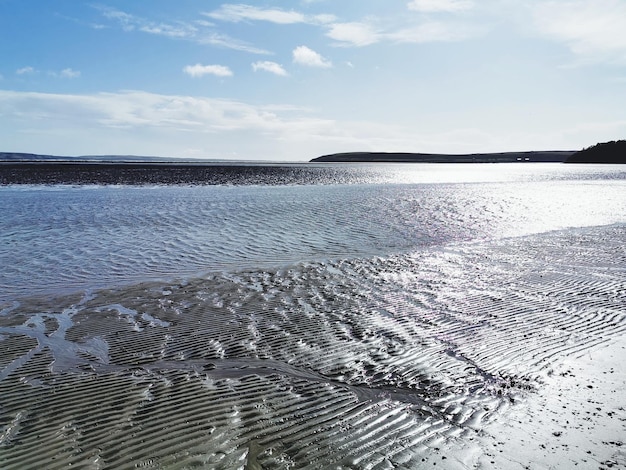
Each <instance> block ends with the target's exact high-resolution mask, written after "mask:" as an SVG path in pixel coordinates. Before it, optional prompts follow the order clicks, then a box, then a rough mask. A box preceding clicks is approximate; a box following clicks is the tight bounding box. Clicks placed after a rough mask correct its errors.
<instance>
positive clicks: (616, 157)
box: [565, 140, 626, 163]
mask: <svg viewBox="0 0 626 470" xmlns="http://www.w3.org/2000/svg"><path fill="white" fill-rule="evenodd" d="M565 163H626V140H612V141H611V142H604V143H601V144H596V145H594V146H592V147H588V148H586V149H583V150H581V151H580V152H576V153H575V154H573V155H572V156H571V157H569V158H568V159H567V160H565Z"/></svg>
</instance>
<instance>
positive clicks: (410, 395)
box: [0, 169, 626, 469]
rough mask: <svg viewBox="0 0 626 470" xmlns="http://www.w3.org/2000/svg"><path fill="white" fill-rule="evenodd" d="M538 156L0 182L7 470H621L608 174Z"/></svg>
mask: <svg viewBox="0 0 626 470" xmlns="http://www.w3.org/2000/svg"><path fill="white" fill-rule="evenodd" d="M493 171H495V170H493ZM498 171H500V170H498ZM531 171H532V172H534V171H536V170H534V169H533V170H531ZM554 171H555V174H556V175H557V176H556V177H550V178H543V179H539V181H534V179H533V178H528V174H526V175H523V176H522V177H520V179H521V181H519V182H507V183H502V182H499V181H496V182H482V183H477V182H471V183H441V182H420V183H414V184H404V183H403V184H389V183H385V184H380V183H378V182H376V183H368V184H361V183H358V184H334V185H333V184H331V185H324V186H311V185H306V184H305V185H302V186H297V185H296V186H290V185H286V186H284V187H277V186H269V187H266V186H258V185H253V186H243V187H159V186H156V187H149V188H145V187H108V186H97V187H58V186H55V187H31V186H26V187H9V188H6V189H5V190H4V193H3V194H4V196H5V197H4V198H3V200H4V201H5V204H7V206H6V208H5V210H6V213H7V214H10V212H9V211H8V208H9V207H12V208H13V209H12V210H13V212H12V213H11V214H13V215H11V216H10V217H9V218H8V219H5V220H9V222H10V227H11V228H10V229H9V226H8V225H7V226H6V227H4V228H3V231H2V233H3V237H4V240H3V241H4V242H5V244H4V245H3V246H11V247H12V248H11V250H8V249H5V251H3V252H1V253H0V255H1V256H2V257H3V266H4V268H3V271H2V277H1V278H0V280H1V285H2V286H3V290H2V297H1V300H0V346H1V348H2V349H1V351H2V353H1V355H0V397H1V407H0V466H1V467H2V468H7V469H18V468H19V469H24V468H33V469H34V468H67V467H68V466H70V464H71V466H73V467H75V466H78V467H81V468H168V469H169V468H224V469H230V468H242V469H257V468H310V469H325V468H346V469H347V468H351V469H361V468H363V469H365V468H406V469H414V468H418V469H419V468H435V467H436V468H444V469H475V468H484V469H492V468H493V469H509V468H522V469H524V468H530V469H535V468H538V469H553V468H554V469H558V468H620V466H623V465H624V462H625V460H624V450H623V436H624V435H625V434H624V431H625V430H624V423H626V412H625V411H624V409H623V405H622V404H623V403H626V401H625V400H624V398H626V397H624V394H625V391H624V390H625V388H624V384H625V383H624V381H625V376H624V371H623V368H622V367H621V365H620V361H621V359H622V358H623V354H624V347H625V346H626V344H625V340H624V337H625V336H624V331H625V330H626V320H625V316H626V310H625V309H624V306H625V304H626V297H625V295H626V291H625V289H624V286H625V285H626V251H625V249H624V243H623V241H624V239H625V235H626V225H624V223H623V222H622V221H621V219H622V217H623V214H624V210H623V204H624V199H623V198H622V196H623V194H624V193H623V189H624V187H623V180H622V179H620V178H614V176H615V173H611V172H609V177H604V176H603V179H602V180H598V179H597V178H598V177H597V176H595V175H597V171H598V170H596V169H592V170H585V172H586V173H585V174H586V175H590V176H587V178H588V179H583V180H582V181H583V183H581V182H580V180H579V177H578V176H577V177H576V181H570V180H569V179H568V178H571V176H567V173H566V176H565V177H564V176H563V174H562V173H559V172H558V171H557V170H554ZM566 171H572V170H566ZM575 171H578V170H575ZM589 172H591V173H589ZM570 175H571V174H570ZM581 186H582V187H581ZM548 188H549V190H550V191H551V192H550V194H551V195H552V199H551V200H548V199H546V198H545V194H546V193H545V191H548ZM577 188H578V189H577ZM589 189H593V190H594V191H595V197H597V198H599V199H601V200H602V201H604V202H605V205H604V206H602V207H600V206H598V205H596V204H594V203H593V201H594V200H593V199H592V198H590V197H588V194H589ZM542 191H544V192H543V193H542ZM538 194H541V197H539V196H538ZM533 195H537V196H536V197H535V196H533ZM585 198H587V199H586V200H585ZM6 201H14V202H12V203H10V202H6ZM16 201H17V202H16ZM165 201H167V204H165ZM337 201H342V204H338V203H337ZM18 202H19V203H18ZM105 203H106V204H108V206H107V205H106V204H105ZM357 204H358V205H357ZM32 207H38V208H39V210H38V211H37V214H46V216H45V217H42V216H38V218H37V219H36V222H35V221H34V219H32V218H31V215H30V214H32V213H33V211H32ZM43 207H46V208H47V209H46V210H42V208H43ZM94 207H97V208H98V210H97V211H95V210H93V208H94ZM515 207H516V208H517V209H515V210H514V209H513V208H515ZM54 208H56V209H54ZM322 208H323V211H322V210H321V209H322ZM358 211H362V212H358ZM561 212H562V213H561ZM315 214H324V216H323V217H320V216H319V215H317V216H316V215H315ZM557 214H558V215H559V216H558V217H557V216H556V215H557ZM69 221H71V223H70V222H69ZM138 221H141V223H139V222H138ZM9 222H7V224H8V223H9ZM574 222H577V224H578V225H573V224H574ZM276 227H281V230H279V231H276ZM270 234H271V236H270ZM52 247H55V248H54V249H52ZM114 248H115V249H114ZM28 251H30V252H31V253H39V252H41V253H48V254H47V255H44V256H42V257H34V258H33V259H32V260H29V259H28V257H27V256H26V254H25V253H27V252H28ZM107 253H110V254H107ZM35 258H36V260H35ZM10 260H15V261H11V262H9V261H10ZM19 261H22V263H21V264H20V262H19ZM35 261H36V262H37V263H39V264H33V263H35ZM37 266H38V267H39V271H35V267H37ZM202 266H204V272H200V271H202V269H201V268H202ZM157 267H158V268H159V269H156V268H157Z"/></svg>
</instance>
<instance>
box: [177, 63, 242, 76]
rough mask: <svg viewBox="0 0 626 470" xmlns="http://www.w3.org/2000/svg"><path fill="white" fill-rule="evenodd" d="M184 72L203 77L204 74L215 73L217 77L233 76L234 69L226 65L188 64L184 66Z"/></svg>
mask: <svg viewBox="0 0 626 470" xmlns="http://www.w3.org/2000/svg"><path fill="white" fill-rule="evenodd" d="M183 72H185V73H186V74H187V75H189V76H191V77H194V78H197V77H203V76H204V75H215V76H217V77H232V76H233V71H232V70H231V69H229V68H228V67H226V66H225V65H202V64H196V65H187V66H186V67H185V68H183Z"/></svg>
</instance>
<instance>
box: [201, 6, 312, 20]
mask: <svg viewBox="0 0 626 470" xmlns="http://www.w3.org/2000/svg"><path fill="white" fill-rule="evenodd" d="M205 15H206V16H208V17H210V18H214V19H216V20H221V21H231V22H234V23H237V22H239V21H245V20H255V21H269V22H271V23H278V24H292V23H304V21H305V17H304V15H303V14H302V13H298V12H295V11H285V10H279V9H263V8H258V7H255V6H252V5H242V4H237V5H230V4H226V5H222V6H221V7H220V8H219V9H218V10H215V11H213V12H210V13H205Z"/></svg>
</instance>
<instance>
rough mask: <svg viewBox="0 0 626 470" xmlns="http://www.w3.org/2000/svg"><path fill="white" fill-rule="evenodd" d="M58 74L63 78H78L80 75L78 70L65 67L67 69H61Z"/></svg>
mask: <svg viewBox="0 0 626 470" xmlns="http://www.w3.org/2000/svg"><path fill="white" fill-rule="evenodd" d="M60 75H61V77H63V78H78V77H80V71H78V70H72V69H70V68H67V69H63V70H61V74H60Z"/></svg>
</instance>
